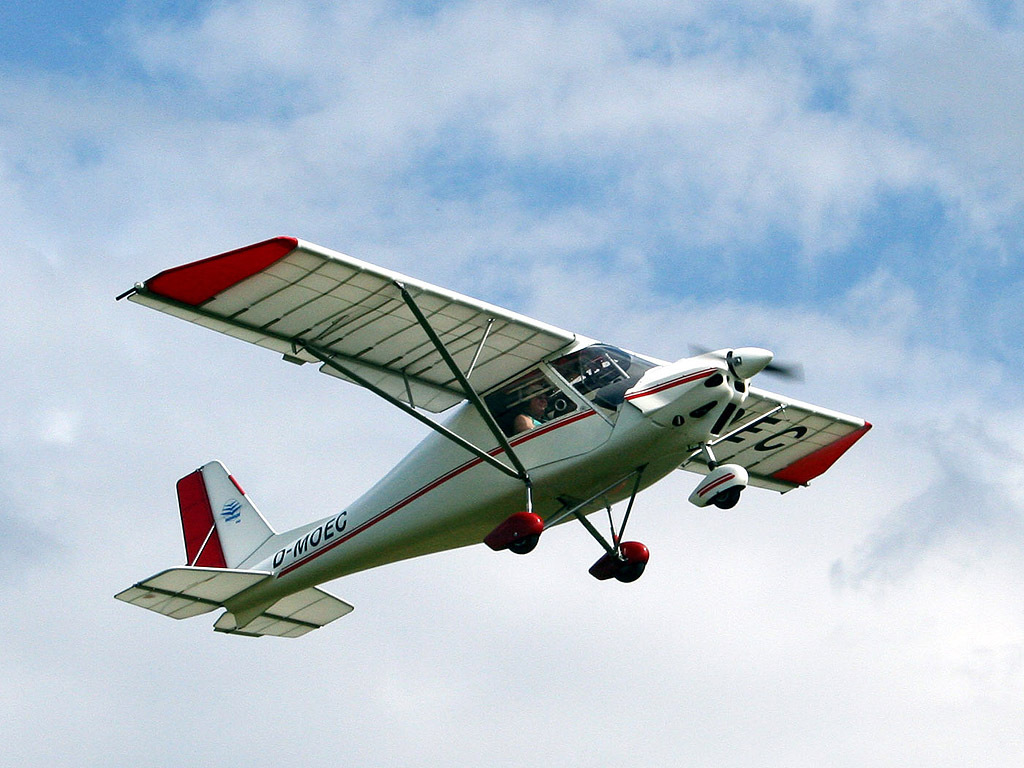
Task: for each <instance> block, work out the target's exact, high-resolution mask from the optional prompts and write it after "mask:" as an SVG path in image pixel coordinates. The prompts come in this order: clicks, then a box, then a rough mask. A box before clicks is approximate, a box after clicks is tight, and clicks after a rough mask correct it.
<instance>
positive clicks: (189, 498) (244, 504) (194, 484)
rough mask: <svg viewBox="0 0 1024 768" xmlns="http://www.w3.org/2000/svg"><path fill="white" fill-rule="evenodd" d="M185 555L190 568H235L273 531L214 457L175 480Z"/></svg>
mask: <svg viewBox="0 0 1024 768" xmlns="http://www.w3.org/2000/svg"><path fill="white" fill-rule="evenodd" d="M177 491H178V508H179V510H180V512H181V528H182V533H183V534H184V537H185V555H186V558H187V563H188V565H190V566H196V567H203V568H236V567H238V565H239V564H241V563H242V562H244V561H245V559H246V558H248V557H249V556H250V555H251V554H252V553H253V552H255V551H256V550H257V549H258V548H259V547H260V545H262V544H263V543H264V542H266V540H267V539H269V538H270V537H271V536H273V535H274V530H273V528H271V527H270V525H269V524H268V523H267V521H266V520H265V519H264V517H263V515H261V514H260V511H259V510H258V509H256V506H255V505H254V504H253V503H252V501H251V500H250V499H249V497H248V496H246V494H245V491H243V490H242V487H241V486H240V485H239V484H238V482H237V481H236V480H235V478H234V477H232V476H231V475H230V474H228V471H227V469H226V468H225V467H224V465H223V464H221V463H220V462H219V461H211V462H209V463H208V464H205V465H204V466H202V467H200V468H199V469H197V470H196V471H195V472H192V473H190V474H188V475H185V477H183V478H181V479H180V480H179V481H178V484H177Z"/></svg>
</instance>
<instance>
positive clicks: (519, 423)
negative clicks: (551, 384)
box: [512, 392, 548, 435]
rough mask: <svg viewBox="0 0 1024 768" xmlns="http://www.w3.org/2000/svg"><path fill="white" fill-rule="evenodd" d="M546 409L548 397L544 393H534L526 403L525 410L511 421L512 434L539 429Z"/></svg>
mask: <svg viewBox="0 0 1024 768" xmlns="http://www.w3.org/2000/svg"><path fill="white" fill-rule="evenodd" d="M547 408H548V395H547V393H546V392H536V393H535V394H534V395H533V396H532V397H531V398H530V399H529V400H528V401H527V403H526V409H525V410H524V411H523V412H522V413H520V414H518V415H517V416H516V417H515V419H514V420H513V421H512V434H514V435H518V434H519V433H520V432H526V431H527V430H530V429H533V428H534V427H539V426H540V425H541V424H543V421H542V419H543V417H544V412H545V411H546V410H547Z"/></svg>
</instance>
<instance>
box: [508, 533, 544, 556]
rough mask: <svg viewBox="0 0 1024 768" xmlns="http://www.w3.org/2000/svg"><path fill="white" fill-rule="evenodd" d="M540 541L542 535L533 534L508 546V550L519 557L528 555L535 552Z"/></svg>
mask: <svg viewBox="0 0 1024 768" xmlns="http://www.w3.org/2000/svg"><path fill="white" fill-rule="evenodd" d="M538 541H540V534H539V533H533V534H530V535H529V536H524V537H523V538H521V539H516V540H515V541H513V542H512V543H511V544H509V545H508V548H509V551H510V552H515V553H516V554H517V555H526V554H529V553H530V552H533V549H534V547H536V546H537V542H538Z"/></svg>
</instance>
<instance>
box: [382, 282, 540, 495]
mask: <svg viewBox="0 0 1024 768" xmlns="http://www.w3.org/2000/svg"><path fill="white" fill-rule="evenodd" d="M395 287H397V288H398V290H400V291H401V292H402V298H403V299H404V300H405V303H406V305H408V307H409V310H410V311H411V312H412V314H413V316H414V317H415V318H416V321H417V322H418V323H419V324H420V327H421V328H423V331H424V333H426V334H427V337H428V338H429V339H430V341H431V343H433V345H434V348H435V349H436V350H437V353H438V354H439V355H441V358H442V359H443V360H444V362H445V365H447V366H448V369H449V370H450V371H451V372H452V375H453V376H455V379H456V380H457V381H458V382H459V384H460V385H461V386H462V391H463V393H464V394H465V395H466V397H467V398H468V399H469V401H470V402H471V403H472V404H473V407H474V408H476V410H477V413H479V414H480V417H481V418H482V419H483V420H484V423H485V424H486V425H487V428H488V429H490V430H491V434H493V435H494V437H495V438H496V439H497V441H498V445H500V446H501V447H502V449H503V450H504V451H505V455H506V456H508V458H509V460H510V461H511V462H512V464H513V466H515V468H516V472H517V474H516V475H515V477H517V478H518V479H519V480H522V481H523V483H524V484H525V485H526V511H527V512H532V511H533V481H532V480H531V479H530V473H529V472H527V471H526V467H525V466H523V462H521V461H520V460H519V457H518V456H517V455H516V452H515V451H514V450H512V445H511V443H509V441H508V438H507V437H505V433H504V432H502V431H501V427H499V426H498V422H497V421H495V420H494V417H493V416H492V415H491V412H490V411H489V410H487V406H486V405H484V401H483V400H481V399H480V395H478V394H477V392H476V390H475V389H473V385H472V384H470V383H469V379H468V378H467V377H466V375H465V374H464V373H463V372H462V370H461V369H460V368H459V366H458V364H457V363H456V362H455V359H454V358H453V357H452V356H451V353H450V352H449V351H448V348H447V347H446V346H445V345H444V342H443V341H441V337H440V336H438V335H437V332H436V331H435V330H434V329H433V327H432V326H431V325H430V321H429V320H428V319H427V316H426V315H424V314H423V310H421V309H420V308H419V305H417V304H416V300H415V299H414V298H413V297H412V294H411V293H409V289H408V288H406V287H405V285H404V284H403V283H401V282H400V281H398V280H396V281H395ZM489 329H490V327H489V326H488V330H489ZM484 339H485V340H486V335H485V337H484ZM482 344H483V342H481V346H482ZM477 355H479V350H478V351H477ZM473 362H474V363H475V362H476V359H475V358H474V361H473ZM471 372H472V366H471ZM501 467H502V469H503V470H504V471H505V472H506V473H508V468H507V467H505V465H504V464H502V465H501Z"/></svg>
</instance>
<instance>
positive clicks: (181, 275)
mask: <svg viewBox="0 0 1024 768" xmlns="http://www.w3.org/2000/svg"><path fill="white" fill-rule="evenodd" d="M298 245H299V241H298V239H297V238H294V237H274V238H271V239H270V240H264V241H263V242H260V243H254V244H253V245H247V246H245V247H244V248H236V249H235V250H233V251H227V252H226V253H220V254H217V255H216V256H210V257H209V258H206V259H200V260H199V261H193V262H191V263H190V264H183V265H182V266H180V267H172V268H171V269H167V270H164V271H163V272H161V273H160V274H158V275H155V276H154V277H151V278H150V279H149V280H147V281H146V284H145V285H146V290H148V291H149V292H150V293H155V294H158V295H160V296H164V297H166V298H168V299H173V300H175V301H180V302H181V303H182V304H189V305H191V306H197V305H199V304H202V303H203V302H205V301H209V300H210V299H212V298H213V297H214V296H216V295H217V294H218V293H221V292H222V291H226V290H227V289H228V288H230V287H231V286H233V285H237V284H238V283H240V282H242V281H243V280H245V279H246V278H247V277H252V276H253V275H255V274H256V273H257V272H261V271H263V270H264V269H266V268H267V267H269V266H270V265H271V264H273V263H275V262H277V261H279V260H281V259H283V258H284V257H285V256H287V255H288V254H289V253H291V252H292V251H294V250H295V249H296V248H297V247H298Z"/></svg>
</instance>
